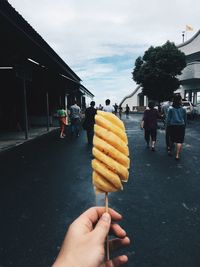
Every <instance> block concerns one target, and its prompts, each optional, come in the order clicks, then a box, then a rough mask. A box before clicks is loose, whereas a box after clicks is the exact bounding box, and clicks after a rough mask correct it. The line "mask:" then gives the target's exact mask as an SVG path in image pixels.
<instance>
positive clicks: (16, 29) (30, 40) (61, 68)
mask: <svg viewBox="0 0 200 267" xmlns="http://www.w3.org/2000/svg"><path fill="white" fill-rule="evenodd" d="M0 25H1V27H0V35H1V43H0V47H1V49H0V58H1V63H0V64H1V67H2V66H15V65H16V64H20V63H22V62H24V60H27V59H28V58H29V59H31V60H33V62H36V64H37V63H39V64H38V65H39V66H42V67H45V68H46V69H49V70H51V71H54V72H56V73H58V74H62V75H65V76H66V77H68V78H70V79H71V80H72V81H74V82H76V83H80V81H81V79H80V77H79V76H78V75H77V74H76V73H75V72H74V71H73V70H72V69H71V68H70V67H69V66H68V65H67V64H66V63H65V62H64V61H63V60H62V59H61V58H60V57H59V56H58V55H57V54H56V52H55V51H54V50H53V49H52V48H51V47H50V46H49V45H48V43H47V42H46V41H45V40H44V39H43V38H42V37H41V36H40V35H39V34H38V33H37V32H36V31H35V30H34V29H33V28H32V27H31V25H30V24H29V23H28V22H27V21H26V20H25V19H24V18H23V17H22V16H21V15H20V14H19V13H18V12H17V11H16V10H15V9H14V8H13V7H12V6H11V5H10V4H9V3H8V1H6V0H1V1H0Z"/></svg>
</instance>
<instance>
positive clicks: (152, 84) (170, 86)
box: [132, 41, 186, 102]
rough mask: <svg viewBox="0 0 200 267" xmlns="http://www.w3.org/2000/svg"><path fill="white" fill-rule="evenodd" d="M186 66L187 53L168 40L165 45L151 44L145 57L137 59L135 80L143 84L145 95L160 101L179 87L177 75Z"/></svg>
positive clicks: (167, 97)
mask: <svg viewBox="0 0 200 267" xmlns="http://www.w3.org/2000/svg"><path fill="white" fill-rule="evenodd" d="M185 66H186V57H185V54H184V53H183V52H181V51H180V50H178V48H177V47H176V46H175V44H174V43H172V42H169V41H167V42H166V43H165V44H164V45H163V46H157V47H153V46H151V47H150V48H149V49H148V50H147V51H146V52H145V53H144V56H143V57H138V58H137V59H136V61H135V68H134V70H133V72H132V74H133V80H134V81H136V83H137V84H141V86H142V92H143V94H144V95H146V96H147V97H148V98H149V99H152V100H157V101H159V102H160V101H163V100H167V99H169V98H170V97H171V96H172V95H173V92H174V91H175V90H176V89H178V87H179V85H180V81H179V80H178V78H177V75H180V74H181V71H182V70H183V69H184V68H185Z"/></svg>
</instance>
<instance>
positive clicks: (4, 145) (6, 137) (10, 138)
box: [0, 127, 59, 153]
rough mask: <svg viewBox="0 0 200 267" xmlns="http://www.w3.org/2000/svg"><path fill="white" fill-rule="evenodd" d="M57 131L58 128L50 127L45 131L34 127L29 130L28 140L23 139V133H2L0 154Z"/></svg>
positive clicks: (43, 128)
mask: <svg viewBox="0 0 200 267" xmlns="http://www.w3.org/2000/svg"><path fill="white" fill-rule="evenodd" d="M57 129H59V127H50V128H49V131H47V127H37V128H36V127H35V128H31V129H29V133H28V139H25V134H24V132H3V133H0V153H1V152H2V151H5V150H7V149H10V148H12V147H15V146H18V145H21V144H23V143H25V142H29V141H30V140H32V139H35V138H37V137H39V136H41V135H44V134H48V133H50V132H52V131H54V130H57Z"/></svg>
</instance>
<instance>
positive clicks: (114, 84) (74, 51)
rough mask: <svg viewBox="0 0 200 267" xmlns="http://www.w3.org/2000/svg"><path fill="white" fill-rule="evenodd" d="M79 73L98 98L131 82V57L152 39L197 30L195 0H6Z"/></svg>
mask: <svg viewBox="0 0 200 267" xmlns="http://www.w3.org/2000/svg"><path fill="white" fill-rule="evenodd" d="M9 2H10V3H11V4H12V5H13V7H15V8H16V10H17V11H18V12H19V13H20V14H21V15H22V16H23V17H24V18H25V19H26V20H27V21H28V22H29V23H30V24H31V25H32V26H33V28H34V29H35V30H36V31H37V32H38V33H39V34H40V35H41V36H42V37H43V38H44V39H45V40H46V41H47V42H48V43H49V45H50V46H51V47H52V48H53V49H54V50H55V51H56V52H57V53H58V55H59V56H60V57H61V58H62V59H63V60H64V61H65V62H66V63H67V64H68V65H69V66H70V67H71V68H72V69H73V70H74V71H75V72H76V73H77V74H78V75H79V77H80V78H81V79H82V83H83V85H84V86H86V88H88V89H89V90H90V91H91V92H92V93H93V94H95V99H96V101H97V102H98V103H100V102H101V103H102V101H103V100H104V98H105V96H106V97H107V96H109V97H110V98H111V99H113V101H114V102H120V101H121V99H122V98H123V97H124V96H125V95H127V94H129V93H130V92H131V91H133V90H134V88H135V86H136V85H135V83H134V82H133V80H132V79H131V72H132V70H133V67H134V62H135V59H136V58H137V57H138V56H140V55H141V56H142V55H143V53H144V51H145V50H146V49H147V48H148V47H149V46H151V45H153V46H156V45H162V44H163V43H165V42H166V41H167V40H170V41H174V42H175V43H177V44H178V43H181V42H182V35H181V34H182V31H183V30H184V29H185V25H186V24H189V25H191V26H192V27H193V28H194V30H195V31H194V32H193V33H192V32H190V33H188V36H187V38H190V37H191V36H192V35H193V34H194V33H195V32H196V31H197V30H199V9H200V3H199V1H197V0H192V1H189V0H185V1H182V0H168V1H159V0H151V1H146V0H140V1H137V0H125V1H121V0H101V1H94V0H84V1H83V0H76V1H74V0H57V1H56V2H55V1H54V0H34V1H30V0H9Z"/></svg>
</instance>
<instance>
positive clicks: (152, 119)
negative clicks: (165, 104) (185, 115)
mask: <svg viewBox="0 0 200 267" xmlns="http://www.w3.org/2000/svg"><path fill="white" fill-rule="evenodd" d="M148 107H149V108H148V109H146V110H145V111H144V115H143V119H142V128H144V138H145V141H146V143H147V147H148V148H149V144H150V138H151V150H152V151H155V144H156V137H157V119H158V118H159V117H160V115H159V112H158V110H157V109H155V108H154V107H155V103H154V102H152V101H151V102H149V105H148Z"/></svg>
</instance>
